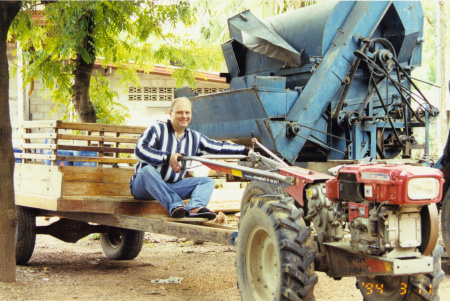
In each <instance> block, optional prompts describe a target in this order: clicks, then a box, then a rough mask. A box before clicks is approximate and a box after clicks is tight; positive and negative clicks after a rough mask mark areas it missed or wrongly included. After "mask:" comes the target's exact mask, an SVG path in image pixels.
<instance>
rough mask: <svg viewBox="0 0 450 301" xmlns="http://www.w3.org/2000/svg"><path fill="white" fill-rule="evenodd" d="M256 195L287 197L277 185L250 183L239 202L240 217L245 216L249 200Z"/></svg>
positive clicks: (258, 182) (259, 182)
mask: <svg viewBox="0 0 450 301" xmlns="http://www.w3.org/2000/svg"><path fill="white" fill-rule="evenodd" d="M257 194H273V195H277V196H278V195H282V196H289V195H288V194H287V193H286V191H284V189H283V187H281V185H279V184H269V183H265V182H261V181H251V182H250V183H249V184H248V185H247V188H245V191H244V194H243V195H242V201H241V216H243V215H244V214H245V210H247V208H246V207H247V204H248V203H249V202H250V199H251V198H252V197H253V196H255V195H257Z"/></svg>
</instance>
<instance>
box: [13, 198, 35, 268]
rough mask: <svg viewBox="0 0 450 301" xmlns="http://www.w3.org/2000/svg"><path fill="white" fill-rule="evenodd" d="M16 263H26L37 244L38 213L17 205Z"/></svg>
mask: <svg viewBox="0 0 450 301" xmlns="http://www.w3.org/2000/svg"><path fill="white" fill-rule="evenodd" d="M16 220H17V225H16V239H15V241H16V264H17V265H24V264H26V263H27V262H28V261H29V260H30V258H31V256H32V255H33V251H34V246H35V244H36V215H35V214H34V212H33V210H32V209H30V208H27V207H22V206H16Z"/></svg>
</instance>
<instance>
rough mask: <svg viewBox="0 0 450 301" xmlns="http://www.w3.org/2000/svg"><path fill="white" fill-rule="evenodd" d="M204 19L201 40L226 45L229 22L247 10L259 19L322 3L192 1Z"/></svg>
mask: <svg viewBox="0 0 450 301" xmlns="http://www.w3.org/2000/svg"><path fill="white" fill-rule="evenodd" d="M191 2H192V6H193V7H194V8H195V9H196V10H197V11H198V15H201V16H203V17H202V24H201V35H202V36H201V40H202V41H203V42H204V43H206V44H213V43H224V42H226V41H227V40H228V39H230V35H229V32H228V25H227V20H228V19H229V18H231V17H233V16H235V15H236V14H238V13H241V12H243V11H245V10H248V9H249V10H251V12H252V13H253V14H254V15H255V16H257V17H259V18H267V17H271V16H274V15H278V14H281V13H285V12H288V11H292V10H295V9H298V8H300V7H305V6H310V5H313V4H316V3H318V2H320V1H314V0H312V1H311V0H263V1H261V0H230V1H218V0H212V1H211V0H192V1H191Z"/></svg>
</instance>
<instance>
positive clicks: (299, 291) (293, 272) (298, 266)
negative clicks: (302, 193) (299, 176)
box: [236, 195, 318, 301]
mask: <svg viewBox="0 0 450 301" xmlns="http://www.w3.org/2000/svg"><path fill="white" fill-rule="evenodd" d="M310 234H311V228H309V227H306V226H305V223H304V221H303V209H302V208H296V206H295V204H294V199H292V198H290V197H286V198H284V197H282V196H278V197H276V196H272V195H271V196H255V197H254V198H252V201H251V202H249V203H248V206H247V210H246V212H245V214H244V215H243V216H242V217H241V219H240V221H239V234H238V237H237V242H236V253H237V256H236V270H237V279H238V286H239V291H240V294H241V298H242V300H246V301H247V300H249V301H250V300H252V301H253V300H261V301H263V300H314V286H315V284H316V283H317V281H318V277H317V275H316V274H315V272H314V258H315V255H316V252H315V251H314V250H313V249H312V248H311V240H310Z"/></svg>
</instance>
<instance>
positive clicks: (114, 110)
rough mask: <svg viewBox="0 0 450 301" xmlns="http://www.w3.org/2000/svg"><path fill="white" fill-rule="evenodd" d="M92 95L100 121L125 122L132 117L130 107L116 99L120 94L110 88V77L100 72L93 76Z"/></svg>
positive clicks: (106, 122) (104, 122)
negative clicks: (129, 112)
mask: <svg viewBox="0 0 450 301" xmlns="http://www.w3.org/2000/svg"><path fill="white" fill-rule="evenodd" d="M90 96H91V101H92V104H93V105H94V109H95V113H96V114H97V122H98V123H103V124H125V123H126V121H127V120H128V119H129V118H130V115H129V114H128V108H127V107H125V106H124V105H122V104H120V103H118V102H115V101H114V98H116V97H118V96H119V95H118V94H117V92H116V91H114V90H112V89H111V88H110V82H109V79H108V78H106V77H104V76H102V75H101V74H99V73H97V74H96V75H95V76H92V77H91V89H90Z"/></svg>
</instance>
